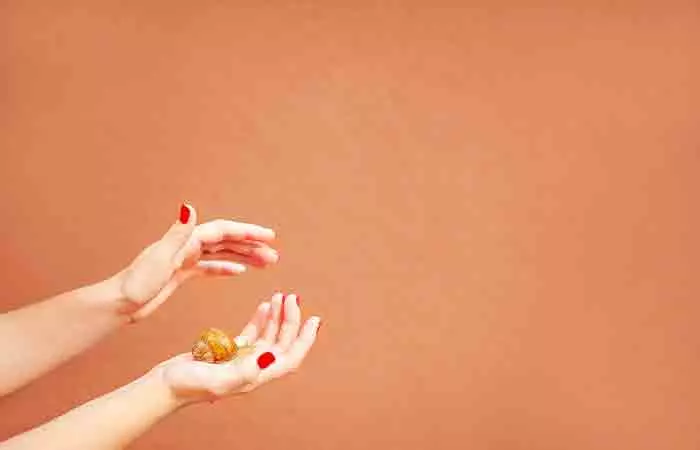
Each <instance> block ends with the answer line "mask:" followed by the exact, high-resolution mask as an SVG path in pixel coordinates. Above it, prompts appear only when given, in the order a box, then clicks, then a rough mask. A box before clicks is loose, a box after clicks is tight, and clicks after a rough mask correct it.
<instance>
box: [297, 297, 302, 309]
mask: <svg viewBox="0 0 700 450" xmlns="http://www.w3.org/2000/svg"><path fill="white" fill-rule="evenodd" d="M297 306H298V307H300V308H301V296H299V295H297Z"/></svg>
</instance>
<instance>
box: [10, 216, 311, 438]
mask: <svg viewBox="0 0 700 450" xmlns="http://www.w3.org/2000/svg"><path fill="white" fill-rule="evenodd" d="M186 207H187V208H188V209H189V214H186V216H189V218H188V219H187V220H186V223H181V222H179V221H178V222H176V223H175V224H174V225H173V226H172V227H171V228H170V230H168V232H167V233H166V234H165V236H163V238H161V239H160V240H158V241H157V242H155V243H154V244H152V245H151V246H149V247H148V248H147V249H145V250H144V251H143V252H142V253H141V254H140V255H139V256H138V257H137V258H136V259H135V260H134V261H133V262H132V263H131V264H130V265H129V266H128V267H127V268H126V269H124V270H123V271H121V272H119V273H118V274H116V275H115V276H113V277H111V278H109V279H108V280H105V281H103V282H100V283H97V284H95V285H92V286H87V287H84V288H81V289H78V290H76V291H73V292H69V293H66V294H61V295H59V296H57V297H54V298H51V299H48V300H45V301H43V302H40V303H37V304H34V305H31V306H28V307H25V308H22V309H18V310H15V311H11V312H8V313H5V314H3V315H1V316H0V354H3V358H2V359H0V395H5V394H7V393H9V392H12V391H13V390H16V389H18V388H20V387H22V386H23V385H25V384H27V383H29V382H30V381H32V380H34V379H36V378H38V377H39V376H41V375H42V374H44V373H46V372H47V371H49V370H51V369H53V368H54V367H56V366H58V365H59V364H61V363H63V362H64V361H66V360H68V359H70V358H71V357H72V356H75V355H77V354H78V353H80V352H82V351H84V350H86V349H87V348H89V347H90V346H92V345H94V344H95V343H97V342H98V341H99V340H100V339H101V338H103V337H104V336H106V335H107V334H109V333H111V332H112V331H115V330H117V329H118V328H120V327H121V326H123V325H124V324H127V323H131V322H135V321H140V320H141V319H143V318H145V317H147V316H148V315H150V314H151V313H153V311H155V310H156V309H157V308H158V307H159V306H160V305H162V304H163V303H164V302H165V301H166V300H167V299H168V298H169V297H170V295H171V294H172V293H173V292H174V290H175V289H176V288H177V287H178V286H180V285H181V284H182V283H183V282H184V281H185V280H187V279H189V278H191V277H192V276H196V275H203V276H236V275H239V274H241V273H243V272H244V271H245V269H246V266H253V267H265V266H267V265H269V264H273V263H275V262H277V260H278V255H277V252H276V251H275V250H274V249H273V248H272V242H273V241H274V238H275V233H274V231H272V230H270V229H268V228H265V227H261V226H258V225H252V224H244V223H238V222H233V221H227V220H217V221H213V222H207V223H204V224H200V225H196V212H195V211H194V208H192V207H191V206H189V205H188V206H186ZM319 326H320V319H319V318H318V317H311V318H309V319H307V320H306V321H303V322H302V316H301V309H300V307H299V306H298V304H297V298H296V296H295V295H287V296H284V295H283V294H281V293H276V294H274V295H273V296H272V297H271V298H270V300H269V301H266V302H263V303H261V304H260V305H259V307H258V309H257V310H256V312H255V314H254V315H253V317H252V318H251V320H250V322H249V323H248V324H247V325H246V326H245V327H244V329H243V330H242V331H241V336H243V337H245V338H246V339H247V340H248V342H254V343H255V350H254V352H253V353H251V354H249V355H246V356H240V357H238V358H236V359H235V360H234V361H232V362H228V363H224V364H210V363H206V362H200V361H194V360H193V358H192V356H191V354H190V353H183V354H181V355H178V356H175V357H173V358H171V359H169V360H167V361H165V362H163V363H161V364H159V365H157V366H156V367H154V368H153V369H151V370H150V371H149V372H148V373H146V374H145V375H144V376H142V377H141V378H139V379H137V380H135V381H133V382H131V383H129V384H127V385H126V386H124V387H122V388H120V389H117V390H115V391H113V392H111V393H109V394H107V395H104V396H102V397H99V398H97V399H95V400H92V401H91V402H88V403H86V404H84V405H82V406H80V407H78V408H76V409H74V410H72V411H69V412H67V413H66V414H64V415H62V416H60V417H58V418H56V419H54V420H52V421H51V422H48V423H46V424H44V425H42V426H40V427H37V428H35V429H33V430H30V431H28V432H26V433H23V434H21V435H18V436H16V437H14V438H12V439H10V440H8V441H6V442H5V443H3V444H0V449H2V450H15V449H117V448H123V447H124V446H126V445H127V444H129V443H130V442H131V441H133V440H134V439H136V438H137V437H138V436H139V435H141V434H142V433H143V432H145V431H146V430H147V429H148V428H150V427H151V426H153V425H154V424H155V423H156V422H158V421H159V420H160V419H162V418H163V417H164V416H166V415H168V414H171V413H172V412H174V411H176V410H178V409H179V408H182V407H184V406H186V405H190V404H193V403H197V402H201V401H212V400H215V399H218V398H222V397H226V396H230V395H233V394H240V393H244V392H249V391H251V390H253V389H255V388H256V387H258V386H260V385H262V384H264V383H266V382H268V381H271V380H273V379H275V378H279V377H281V376H284V375H286V374H288V373H290V372H293V371H295V370H296V369H298V368H299V366H300V365H301V363H302V361H303V360H304V357H305V356H306V354H307V353H308V351H309V350H310V349H311V347H312V345H313V343H314V341H315V339H316V333H317V331H318V327H319ZM17 336H22V339H18V338H17ZM46 342H51V345H50V346H47V345H43V343H46ZM261 355H262V356H261ZM263 360H264V361H265V362H261V361H263ZM86 430H89V432H86Z"/></svg>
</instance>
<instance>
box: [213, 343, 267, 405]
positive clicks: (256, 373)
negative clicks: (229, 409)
mask: <svg viewBox="0 0 700 450" xmlns="http://www.w3.org/2000/svg"><path fill="white" fill-rule="evenodd" d="M276 360H277V356H276V355H275V353H274V352H272V351H270V350H262V351H258V352H256V353H255V354H254V355H251V357H248V358H244V359H242V360H239V361H237V360H234V361H232V362H230V363H226V364H221V365H217V366H218V367H219V374H217V375H218V377H219V382H220V385H221V387H222V388H223V390H224V391H225V392H222V393H220V394H221V395H222V394H224V393H231V392H236V391H239V392H240V391H241V388H243V387H246V386H249V388H248V389H246V390H252V389H253V388H254V387H255V386H257V385H258V384H259V382H258V380H259V379H260V376H261V374H263V373H265V372H267V371H268V370H271V369H272V368H273V367H274V366H275V362H276Z"/></svg>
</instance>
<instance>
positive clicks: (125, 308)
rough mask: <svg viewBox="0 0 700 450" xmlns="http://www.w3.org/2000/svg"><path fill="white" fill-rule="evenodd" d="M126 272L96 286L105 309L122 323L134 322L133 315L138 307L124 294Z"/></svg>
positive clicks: (119, 273)
mask: <svg viewBox="0 0 700 450" xmlns="http://www.w3.org/2000/svg"><path fill="white" fill-rule="evenodd" d="M125 276H126V274H125V272H124V271H121V272H118V273H117V274H115V275H113V276H111V277H110V278H107V279H106V280H104V281H101V282H100V283H98V284H97V285H96V286H97V288H98V289H99V290H100V292H101V295H100V296H99V297H100V298H101V304H102V306H103V307H104V309H105V310H106V311H107V312H108V313H109V314H111V315H113V316H114V317H115V318H116V319H118V320H119V321H120V322H122V323H131V322H133V319H132V314H133V313H134V312H135V311H136V310H137V309H138V307H137V306H136V305H135V304H134V303H133V301H131V300H130V299H129V298H128V297H127V296H126V294H125V293H124V288H123V287H124V277H125Z"/></svg>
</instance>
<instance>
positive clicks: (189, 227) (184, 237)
mask: <svg viewBox="0 0 700 450" xmlns="http://www.w3.org/2000/svg"><path fill="white" fill-rule="evenodd" d="M196 225H197V211H196V210H195V209H194V207H193V206H191V205H189V204H187V203H183V204H182V205H181V206H180V216H179V217H178V220H177V221H176V222H175V223H174V224H173V225H172V226H171V227H170V229H169V230H168V231H167V233H165V235H164V236H163V237H162V238H161V243H162V244H163V247H164V248H165V251H166V252H167V253H169V254H170V255H172V256H175V254H176V253H177V252H178V250H180V249H181V248H182V247H183V246H184V245H185V244H186V243H187V241H188V240H189V238H190V236H191V235H192V232H193V231H194V228H195V226H196Z"/></svg>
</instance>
